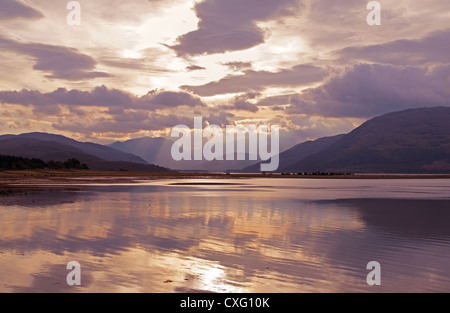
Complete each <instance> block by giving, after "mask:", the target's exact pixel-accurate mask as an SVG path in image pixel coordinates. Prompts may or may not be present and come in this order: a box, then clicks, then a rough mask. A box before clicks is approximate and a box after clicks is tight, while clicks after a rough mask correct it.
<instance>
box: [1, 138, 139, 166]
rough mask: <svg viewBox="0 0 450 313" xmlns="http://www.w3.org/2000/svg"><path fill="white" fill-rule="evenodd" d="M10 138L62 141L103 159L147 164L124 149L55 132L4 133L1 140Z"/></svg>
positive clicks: (61, 142)
mask: <svg viewBox="0 0 450 313" xmlns="http://www.w3.org/2000/svg"><path fill="white" fill-rule="evenodd" d="M8 139H18V140H19V139H37V140H41V141H46V142H55V143H60V144H63V145H66V146H70V147H73V148H76V149H77V150H79V151H81V152H83V153H85V154H88V155H91V156H94V157H97V158H99V159H102V160H106V161H119V162H133V163H142V164H147V162H146V161H145V160H143V159H142V158H140V157H138V156H136V155H133V154H130V153H125V152H123V151H119V150H117V149H114V148H111V147H107V146H103V145H99V144H96V143H90V142H79V141H76V140H73V139H70V138H67V137H64V136H61V135H54V134H47V133H28V134H21V135H17V136H15V135H3V136H0V142H1V141H3V140H8Z"/></svg>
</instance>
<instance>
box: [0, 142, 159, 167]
mask: <svg viewBox="0 0 450 313" xmlns="http://www.w3.org/2000/svg"><path fill="white" fill-rule="evenodd" d="M28 135H30V134H25V135H18V136H14V135H5V136H0V154H2V155H11V156H17V157H24V158H37V159H41V160H44V161H46V162H49V161H51V160H54V161H66V160H67V159H71V158H75V159H78V160H79V161H81V162H82V163H86V164H87V165H88V167H89V168H90V169H91V170H107V171H117V170H126V171H145V172H163V171H167V169H165V168H161V167H159V166H155V165H149V164H147V163H146V162H145V161H144V160H142V159H141V158H139V157H136V156H133V155H129V154H126V153H123V152H121V151H117V150H114V149H112V148H109V147H104V148H105V149H102V147H103V146H101V145H97V144H83V143H79V142H77V141H75V140H72V139H69V138H66V137H63V136H57V135H50V134H43V135H44V136H42V137H41V136H39V135H40V134H31V136H28ZM30 137H31V138H30ZM33 137H34V138H33ZM36 137H39V138H47V139H50V140H51V139H54V138H56V139H58V141H59V142H58V141H47V140H40V139H36ZM62 142H67V143H70V144H72V145H68V144H65V143H62ZM75 146H78V147H81V148H84V150H81V149H79V148H77V147H75ZM86 151H91V152H93V153H95V154H96V155H102V153H106V152H110V155H109V156H108V160H105V159H102V158H100V157H98V156H96V155H91V154H89V153H87V152H86ZM127 160H137V161H139V162H130V161H127Z"/></svg>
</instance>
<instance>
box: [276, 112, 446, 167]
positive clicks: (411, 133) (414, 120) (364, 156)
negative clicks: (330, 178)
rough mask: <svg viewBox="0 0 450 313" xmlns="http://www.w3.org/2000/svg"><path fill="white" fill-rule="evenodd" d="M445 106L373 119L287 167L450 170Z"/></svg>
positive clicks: (390, 114)
mask: <svg viewBox="0 0 450 313" xmlns="http://www.w3.org/2000/svg"><path fill="white" fill-rule="evenodd" d="M449 121H450V108H446V107H438V108H423V109H412V110H407V111H402V112H395V113H389V114H386V115H383V116H380V117H377V118H374V119H372V120H370V121H368V122H366V123H364V124H363V125H361V126H360V127H358V128H357V129H355V130H354V131H352V132H351V133H349V134H348V135H345V136H343V137H342V138H340V139H339V140H337V141H336V142H335V143H333V144H332V145H330V146H329V147H328V148H326V149H325V150H323V151H322V152H319V153H316V154H313V155H310V156H309V157H307V158H304V159H302V160H299V161H298V162H296V163H294V164H292V165H291V166H288V167H285V168H282V171H290V172H297V171H299V172H314V171H324V172H357V173H450V122H449Z"/></svg>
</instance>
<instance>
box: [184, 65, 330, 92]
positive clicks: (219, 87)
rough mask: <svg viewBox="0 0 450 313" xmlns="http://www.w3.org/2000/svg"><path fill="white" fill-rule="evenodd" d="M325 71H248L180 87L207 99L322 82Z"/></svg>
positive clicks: (303, 68)
mask: <svg viewBox="0 0 450 313" xmlns="http://www.w3.org/2000/svg"><path fill="white" fill-rule="evenodd" d="M326 74H327V73H326V71H325V70H324V69H322V68H319V67H316V66H312V65H297V66H295V67H293V68H291V69H284V70H280V71H279V72H267V71H254V70H248V71H245V72H244V75H229V76H227V77H225V78H223V79H221V80H219V81H217V82H211V83H208V84H206V85H201V86H182V87H181V88H183V89H185V90H188V91H191V92H193V93H195V94H197V95H199V96H203V97H208V96H214V95H220V94H227V93H242V92H258V91H263V90H264V89H265V88H268V87H295V86H299V85H306V84H311V83H314V82H318V81H320V80H322V79H323V78H324V77H325V76H326Z"/></svg>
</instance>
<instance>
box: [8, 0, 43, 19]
mask: <svg viewBox="0 0 450 313" xmlns="http://www.w3.org/2000/svg"><path fill="white" fill-rule="evenodd" d="M42 17H44V15H43V14H42V13H41V12H39V11H37V10H36V9H33V8H32V7H30V6H28V5H26V4H25V3H22V2H21V1H16V0H0V20H9V19H15V18H26V19H37V18H42Z"/></svg>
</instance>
